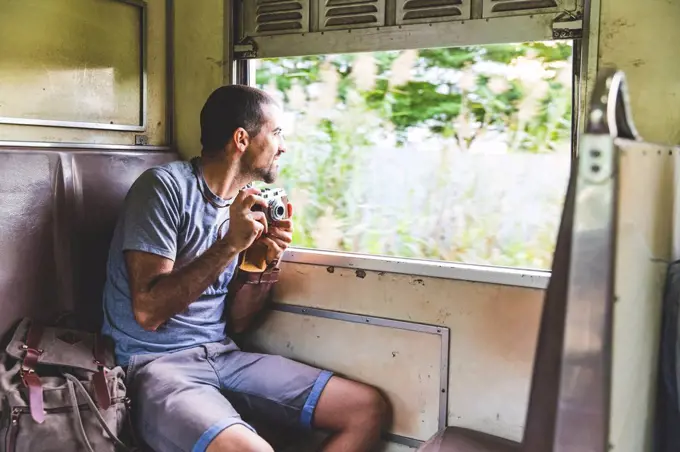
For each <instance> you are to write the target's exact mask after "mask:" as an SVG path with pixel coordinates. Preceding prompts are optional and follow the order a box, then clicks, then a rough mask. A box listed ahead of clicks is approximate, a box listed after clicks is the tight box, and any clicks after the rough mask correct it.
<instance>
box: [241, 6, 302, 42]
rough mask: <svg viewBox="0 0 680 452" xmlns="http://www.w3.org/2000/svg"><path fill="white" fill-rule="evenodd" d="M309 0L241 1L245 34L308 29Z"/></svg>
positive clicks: (260, 34)
mask: <svg viewBox="0 0 680 452" xmlns="http://www.w3.org/2000/svg"><path fill="white" fill-rule="evenodd" d="M309 1H310V0H247V1H245V2H243V14H244V21H243V22H244V25H245V35H246V36H269V35H277V34H283V33H306V32H308V31H309Z"/></svg>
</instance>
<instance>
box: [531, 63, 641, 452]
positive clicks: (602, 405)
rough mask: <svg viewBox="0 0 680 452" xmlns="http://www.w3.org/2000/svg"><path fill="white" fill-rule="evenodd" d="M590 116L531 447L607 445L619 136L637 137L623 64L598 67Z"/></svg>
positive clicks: (558, 269) (562, 450)
mask: <svg viewBox="0 0 680 452" xmlns="http://www.w3.org/2000/svg"><path fill="white" fill-rule="evenodd" d="M586 123H587V128H586V133H585V134H584V135H583V136H582V137H581V140H580V146H579V154H578V156H577V160H576V165H574V170H573V171H574V172H573V174H572V177H571V180H570V183H569V189H568V194H567V199H566V204H565V208H564V213H563V217H562V224H561V227H560V232H559V238H558V244H557V249H556V251H555V259H554V264H553V272H552V278H551V281H550V284H549V287H548V292H547V294H546V299H545V305H544V312H543V315H542V321H541V327H540V332H539V341H538V347H537V351H536V357H535V364H534V374H533V381H532V388H531V396H530V405H529V412H528V415H527V424H526V430H525V435H524V441H523V447H522V449H523V450H524V451H525V452H545V451H556V452H557V451H559V452H566V451H580V452H585V451H592V452H604V451H607V450H608V437H609V417H610V393H611V366H612V328H613V305H614V295H613V288H614V272H615V249H616V231H617V201H618V179H619V172H618V162H619V153H618V148H617V146H616V144H615V139H616V138H619V137H620V138H627V139H632V140H637V139H638V135H637V132H636V130H635V126H634V125H633V123H632V121H631V117H630V112H629V108H628V96H627V92H626V84H625V76H624V75H623V73H622V72H617V71H614V70H605V71H603V72H602V73H601V75H600V77H599V79H598V82H597V85H596V86H595V89H594V92H593V96H592V100H591V104H590V108H589V110H588V117H587V118H586Z"/></svg>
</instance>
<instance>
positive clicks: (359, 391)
mask: <svg viewBox="0 0 680 452" xmlns="http://www.w3.org/2000/svg"><path fill="white" fill-rule="evenodd" d="M387 419H388V404H387V402H386V401H385V399H384V398H383V396H382V395H381V394H380V393H379V392H378V391H377V390H376V389H375V388H372V387H370V386H367V385H364V384H361V383H357V382H354V381H350V380H346V379H344V378H339V377H333V378H331V379H330V380H329V381H328V384H327V385H326V388H325V389H324V390H323V392H322V393H321V397H320V398H319V402H318V404H317V406H316V410H315V411H314V419H313V425H314V427H317V428H321V429H325V430H331V431H333V432H335V434H334V435H333V436H331V438H330V439H329V440H328V441H327V442H326V444H325V447H324V449H323V450H324V451H325V452H334V451H353V452H354V451H356V452H359V451H371V450H373V448H375V447H376V445H377V444H378V441H379V440H380V433H381V432H382V430H383V429H384V428H385V426H386V425H385V424H386V423H387Z"/></svg>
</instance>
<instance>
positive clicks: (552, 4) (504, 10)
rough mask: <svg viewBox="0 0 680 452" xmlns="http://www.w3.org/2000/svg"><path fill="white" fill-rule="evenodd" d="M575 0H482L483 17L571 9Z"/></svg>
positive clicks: (522, 14) (526, 14)
mask: <svg viewBox="0 0 680 452" xmlns="http://www.w3.org/2000/svg"><path fill="white" fill-rule="evenodd" d="M574 3H575V0H484V17H498V16H528V15H531V14H540V13H554V12H559V11H564V10H567V9H569V10H570V9H573V8H574V7H575V4H574Z"/></svg>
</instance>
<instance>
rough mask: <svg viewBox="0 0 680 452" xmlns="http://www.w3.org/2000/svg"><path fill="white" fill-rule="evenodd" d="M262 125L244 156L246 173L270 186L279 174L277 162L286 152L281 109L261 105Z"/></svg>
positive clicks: (274, 106)
mask: <svg viewBox="0 0 680 452" xmlns="http://www.w3.org/2000/svg"><path fill="white" fill-rule="evenodd" d="M262 113H263V116H264V123H263V125H262V128H261V129H260V133H258V134H257V136H255V137H254V138H251V141H250V145H249V146H248V148H247V149H246V152H245V154H244V156H243V157H244V158H245V163H246V165H247V169H248V172H250V173H251V174H252V175H253V176H254V177H255V178H256V179H257V180H262V181H264V182H265V183H267V184H271V183H273V182H274V181H275V180H276V177H277V176H278V173H279V164H278V160H279V157H280V156H281V154H283V153H284V152H286V147H285V143H284V140H283V131H282V130H281V122H280V121H281V115H282V112H281V109H280V108H279V107H277V106H276V105H263V106H262Z"/></svg>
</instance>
